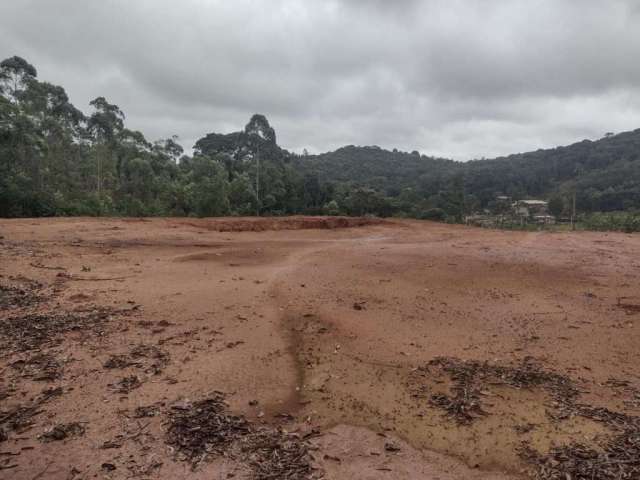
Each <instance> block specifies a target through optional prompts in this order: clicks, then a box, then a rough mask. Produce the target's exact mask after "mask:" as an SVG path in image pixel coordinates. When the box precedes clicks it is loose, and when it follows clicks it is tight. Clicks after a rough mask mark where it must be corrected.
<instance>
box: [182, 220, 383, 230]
mask: <svg viewBox="0 0 640 480" xmlns="http://www.w3.org/2000/svg"><path fill="white" fill-rule="evenodd" d="M184 223H185V224H188V225H192V226H195V227H198V228H205V229H207V230H213V231H216V232H265V231H277V230H310V229H321V230H331V229H336V228H352V227H362V226H365V225H379V224H381V223H384V220H382V219H379V218H374V217H255V218H248V217H237V218H211V219H209V218H206V219H200V220H198V222H197V223H194V222H189V221H185V222H184Z"/></svg>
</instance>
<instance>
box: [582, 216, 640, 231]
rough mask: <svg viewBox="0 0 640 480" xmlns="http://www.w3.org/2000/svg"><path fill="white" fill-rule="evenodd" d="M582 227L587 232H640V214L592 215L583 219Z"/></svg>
mask: <svg viewBox="0 0 640 480" xmlns="http://www.w3.org/2000/svg"><path fill="white" fill-rule="evenodd" d="M580 225H581V227H582V228H585V229H587V230H618V231H621V232H627V233H631V232H640V212H610V213H602V212H598V213H591V214H589V215H586V216H585V217H584V218H582V219H581V221H580Z"/></svg>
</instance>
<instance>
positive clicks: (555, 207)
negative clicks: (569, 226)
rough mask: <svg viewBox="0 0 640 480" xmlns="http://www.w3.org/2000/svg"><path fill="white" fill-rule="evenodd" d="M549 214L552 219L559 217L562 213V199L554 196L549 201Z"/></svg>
mask: <svg viewBox="0 0 640 480" xmlns="http://www.w3.org/2000/svg"><path fill="white" fill-rule="evenodd" d="M548 208H549V213H550V214H551V215H553V216H554V217H560V216H561V215H562V212H564V199H563V198H562V197H561V196H560V195H554V196H553V197H551V198H550V199H549V207H548Z"/></svg>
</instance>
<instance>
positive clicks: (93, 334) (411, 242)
mask: <svg viewBox="0 0 640 480" xmlns="http://www.w3.org/2000/svg"><path fill="white" fill-rule="evenodd" d="M0 275H1V276H0V288H1V289H0V322H2V323H1V324H0V325H1V326H2V328H1V329H0V347H1V348H2V350H1V352H0V373H1V376H2V383H0V478H7V479H9V478H11V479H34V478H52V479H84V478H163V479H164V478H166V479H174V478H194V479H199V478H202V479H204V478H207V479H209V478H306V477H305V475H307V476H315V477H317V478H320V477H323V478H331V479H342V478H359V479H415V478H424V479H436V478H437V479H441V480H444V479H484V480H488V479H505V478H523V479H525V478H536V475H538V476H540V478H563V479H564V478H566V477H565V473H566V472H569V471H571V472H574V475H573V478H582V477H579V476H576V475H575V472H581V471H582V470H580V469H583V470H584V469H586V470H584V471H587V470H588V471H593V472H600V473H599V475H601V476H600V477H597V476H596V477H594V478H618V477H607V476H604V475H606V472H607V471H608V470H607V469H609V470H611V469H613V468H615V469H618V470H617V471H618V472H622V473H624V474H625V475H626V474H629V475H635V473H637V472H640V465H638V462H639V460H638V458H637V457H634V455H635V453H640V450H637V449H639V448H640V434H639V433H638V432H640V421H638V417H637V416H638V415H640V348H638V346H639V345H640V236H638V235H625V234H618V233H615V234H614V233H610V234H607V233H585V232H577V233H563V234H558V233H545V232H540V233H524V232H501V231H490V230H481V229H472V228H466V227H462V226H448V225H441V224H435V223H429V222H417V221H395V220H394V221H384V222H374V223H373V224H371V222H370V221H368V220H366V219H352V220H347V219H305V218H293V219H276V220H273V219H271V220H263V219H248V220H234V219H222V220H210V219H202V220H198V219H144V220H140V219H128V220H123V219H37V220H31V219H27V220H0ZM216 392H220V393H216ZM216 395H217V396H219V397H220V398H222V397H224V399H225V400H226V402H227V405H226V406H224V405H223V406H218V404H217V403H215V404H213V403H212V404H210V405H214V406H215V408H218V409H223V410H215V415H216V419H217V420H216V421H219V422H223V423H222V424H223V425H225V428H229V432H230V433H228V434H225V436H224V438H217V440H216V442H218V443H216V445H215V446H214V447H215V448H214V447H212V444H211V442H209V443H207V445H206V446H205V447H204V450H203V447H202V445H201V444H199V443H197V442H196V441H195V440H194V438H195V437H197V436H198V435H200V436H202V435H204V434H203V433H202V432H203V431H204V430H202V429H200V428H199V427H198V428H192V427H193V422H194V421H195V419H196V418H198V419H199V418H200V417H197V415H195V414H194V415H193V416H191V417H189V418H188V421H187V423H184V422H185V416H187V415H191V414H192V413H193V412H197V413H198V415H200V414H202V412H203V411H205V410H206V409H205V410H203V409H202V408H204V407H202V408H200V407H198V408H200V409H198V408H196V406H197V405H204V404H199V403H198V402H199V401H201V400H204V399H211V398H212V396H216ZM220 405H222V404H220ZM211 408H212V409H213V408H214V407H211ZM206 411H207V412H213V411H214V410H210V411H209V410H206ZM211 415H214V413H211ZM198 421H200V420H198ZM179 422H183V423H179ZM188 422H192V423H188ZM238 422H240V423H238ZM186 424H189V425H191V427H189V428H191V429H190V430H188V431H187V430H181V429H183V428H186V427H185V425H186ZM176 432H178V433H180V435H181V436H180V438H177V437H176V436H175V435H177V434H176ZM267 437H268V438H269V439H270V440H269V441H270V442H271V443H270V444H269V445H271V446H269V447H268V448H267V447H265V446H264V445H265V440H264V439H265V438H267ZM198 438H199V437H198ZM258 444H260V445H259V446H256V445H258ZM634 448H635V449H636V450H634ZM603 451H604V452H608V457H607V458H608V460H607V461H606V462H603V461H601V459H599V458H598V455H599V454H600V453H599V452H603ZM296 452H299V454H298V453H296ZM580 452H582V454H581V453H580ZM584 452H587V453H588V454H587V455H586V460H585V458H582V457H585V454H584ZM594 452H595V453H594ZM611 452H617V453H614V454H612V453H611ZM634 452H635V453H634ZM612 455H613V456H612ZM616 455H617V456H616ZM625 455H627V456H628V457H629V458H627V459H626V460H625V458H626V457H624V456H625ZM634 458H635V460H634ZM283 459H288V460H286V461H285V460H283ZM301 459H303V460H304V461H303V460H301ZM278 462H279V466H278V465H276V463H278ZM287 462H290V463H291V464H292V465H293V464H295V465H296V468H298V469H299V470H298V473H297V474H296V475H298V476H295V475H294V474H291V475H292V476H289V477H286V476H285V475H288V473H286V472H289V470H287V468H290V469H291V468H293V467H288V466H287V465H289V463H287ZM296 462H297V463H296ZM305 462H306V463H305ZM634 462H635V463H634ZM285 463H286V464H287V465H284V464H285ZM307 463H308V465H307ZM258 464H259V465H262V466H263V467H260V466H257V465H258ZM265 465H268V468H271V469H272V470H270V471H276V470H273V469H277V468H281V470H278V471H281V472H284V473H281V474H278V475H279V476H273V477H268V476H267V474H266V473H265V472H263V471H261V470H260V468H267V467H264V466H265ZM307 467H308V468H309V469H308V470H305V469H307ZM311 468H312V469H313V470H310V469H311ZM570 468H574V469H573V470H570ZM633 468H638V470H633ZM589 469H591V470H589ZM597 469H600V470H597ZM291 471H293V470H291ZM300 472H302V473H300ZM602 472H604V473H602ZM260 475H263V476H262V477H261V476H260ZM554 475H556V476H554ZM561 475H562V476H561ZM584 478H588V477H584ZM619 478H638V477H634V476H627V477H623V476H621V477H619Z"/></svg>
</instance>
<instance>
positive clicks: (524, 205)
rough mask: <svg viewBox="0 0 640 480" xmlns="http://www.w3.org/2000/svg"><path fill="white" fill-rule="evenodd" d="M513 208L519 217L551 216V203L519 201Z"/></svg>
mask: <svg viewBox="0 0 640 480" xmlns="http://www.w3.org/2000/svg"><path fill="white" fill-rule="evenodd" d="M511 207H512V209H513V213H514V214H515V215H517V216H518V217H525V218H531V217H534V216H536V215H548V214H549V202H546V201H544V200H518V201H516V202H514V203H513V204H512V205H511Z"/></svg>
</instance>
